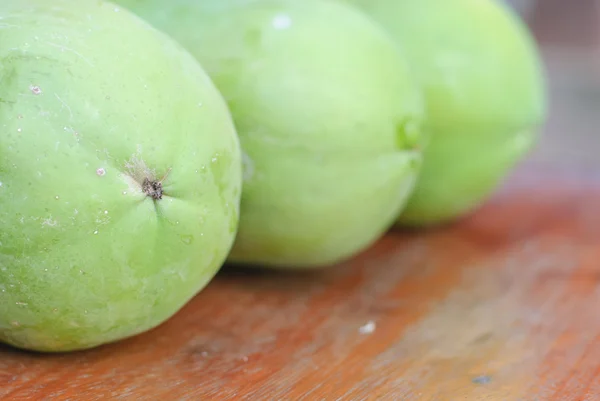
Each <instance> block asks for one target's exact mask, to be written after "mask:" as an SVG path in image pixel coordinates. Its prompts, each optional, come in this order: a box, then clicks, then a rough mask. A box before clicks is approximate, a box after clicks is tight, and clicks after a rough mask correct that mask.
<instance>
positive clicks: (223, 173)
mask: <svg viewBox="0 0 600 401" xmlns="http://www.w3.org/2000/svg"><path fill="white" fill-rule="evenodd" d="M0 20H1V21H0V28H1V29H0V43H1V47H0V83H1V84H0V124H1V126H2V136H0V341H2V342H6V343H9V344H12V345H14V346H17V347H21V348H26V349H31V350H38V351H71V350H77V349H84V348H90V347H94V346H97V345H100V344H104V343H108V342H112V341H116V340H119V339H122V338H125V337H129V336H132V335H135V334H137V333H141V332H144V331H146V330H149V329H150V328H153V327H155V326H157V325H159V324H160V323H161V322H163V321H165V320H166V319H168V318H169V317H170V316H172V315H173V314H174V313H176V312H177V311H178V310H179V309H180V308H181V307H182V306H183V305H184V304H185V303H186V302H187V301H188V300H189V299H190V298H192V297H193V296H194V295H195V294H197V293H198V291H200V290H201V289H202V288H203V287H204V286H205V285H206V284H207V282H209V280H210V279H211V278H212V277H213V276H214V274H215V273H216V272H217V270H218V269H219V268H220V267H221V266H222V264H223V262H224V260H225V258H226V256H227V254H228V252H229V250H230V248H231V245H232V243H233V241H234V238H235V232H236V227H237V222H238V217H239V200H240V196H241V181H242V177H241V176H242V166H241V150H240V147H239V141H238V139H237V136H236V134H235V128H234V124H233V121H232V119H231V116H230V114H229V111H228V109H227V106H226V103H225V102H224V100H223V98H222V97H221V95H220V93H219V92H218V90H217V89H216V88H215V87H214V85H213V83H212V82H211V80H210V79H209V78H208V76H207V75H206V73H205V72H204V71H203V70H202V68H201V67H200V66H199V64H198V62H197V61H196V60H195V59H194V58H193V57H192V56H190V55H189V53H187V52H185V51H184V50H183V49H182V48H181V46H180V45H178V44H176V43H175V42H174V41H172V40H171V39H168V38H166V37H165V36H164V35H163V34H161V33H159V32H158V31H157V30H156V29H154V28H152V27H151V26H150V25H149V24H147V23H146V22H144V21H142V20H141V19H139V18H138V17H136V16H134V15H132V14H130V13H129V12H126V11H125V10H124V9H121V8H118V7H117V6H115V5H114V4H111V3H106V2H102V1H98V0H78V1H70V0H52V1H49V0H3V1H2V2H1V3H0Z"/></svg>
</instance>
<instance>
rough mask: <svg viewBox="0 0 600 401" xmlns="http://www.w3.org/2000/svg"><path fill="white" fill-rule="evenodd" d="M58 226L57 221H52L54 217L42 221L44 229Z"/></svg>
mask: <svg viewBox="0 0 600 401" xmlns="http://www.w3.org/2000/svg"><path fill="white" fill-rule="evenodd" d="M57 225H58V222H57V221H56V220H54V219H52V217H49V218H47V219H44V220H42V226H43V227H56V226H57Z"/></svg>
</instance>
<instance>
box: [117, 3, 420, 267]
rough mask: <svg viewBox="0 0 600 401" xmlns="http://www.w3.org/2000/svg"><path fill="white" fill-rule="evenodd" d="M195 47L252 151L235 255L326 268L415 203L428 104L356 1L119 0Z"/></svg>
mask: <svg viewBox="0 0 600 401" xmlns="http://www.w3.org/2000/svg"><path fill="white" fill-rule="evenodd" d="M119 3H120V4H122V5H125V6H127V7H130V8H131V10H133V11H134V12H136V13H138V14H139V15H141V16H142V17H144V18H146V19H147V20H148V21H150V22H151V23H153V24H154V25H155V26H156V27H158V28H160V29H161V30H163V31H165V32H167V33H168V34H170V35H171V36H172V37H174V38H175V39H177V40H178V41H179V42H180V43H182V44H183V45H184V46H185V47H186V48H187V49H188V50H189V51H190V52H191V53H192V54H194V55H195V56H196V57H197V58H198V59H199V60H200V61H201V63H202V65H203V66H205V68H206V69H207V71H208V72H209V75H210V76H211V77H212V79H213V80H214V82H215V83H216V84H217V86H218V88H219V89H220V91H221V93H222V94H223V95H224V96H225V98H226V100H227V102H228V104H229V107H230V110H231V111H232V114H233V116H234V120H235V123H236V126H237V130H238V133H239V136H240V140H241V143H242V148H243V150H244V160H245V170H244V172H245V177H244V189H243V194H242V207H241V219H240V228H239V234H238V237H237V240H236V243H235V245H234V248H233V251H232V253H231V255H230V258H229V260H230V261H232V262H236V263H243V264H249V265H254V264H256V265H262V266H269V267H279V268H309V267H317V266H324V265H329V264H332V263H336V262H339V261H341V260H343V259H345V258H348V257H351V256H353V255H355V254H356V253H358V252H359V251H361V250H363V249H364V248H366V247H368V246H369V245H371V244H372V243H373V242H374V241H376V240H377V239H378V238H379V237H380V236H381V235H382V234H383V233H384V232H385V231H386V230H387V229H388V228H389V227H391V226H392V225H393V224H394V222H395V219H396V218H397V215H398V214H399V213H400V211H401V210H402V208H403V206H404V205H405V204H406V201H407V199H408V196H409V195H410V192H411V190H412V188H413V187H414V182H415V177H416V176H417V173H418V171H419V167H420V164H421V151H420V150H419V147H420V145H421V141H422V135H421V128H420V125H421V122H422V118H423V109H424V104H423V101H422V98H421V93H420V91H419V90H418V88H417V86H416V84H415V82H414V80H413V79H412V77H411V76H410V74H409V72H408V66H407V63H406V62H405V60H404V59H403V58H402V57H401V56H400V54H399V52H398V51H397V50H396V47H395V45H394V44H393V42H392V41H391V39H390V38H388V36H387V35H386V34H385V33H384V31H383V29H381V28H380V27H378V26H377V24H375V23H374V22H371V21H370V20H369V19H368V18H367V17H366V16H364V15H363V14H362V13H361V12H359V11H358V10H355V9H354V8H353V7H349V6H347V5H344V4H340V3H336V2H330V1H318V0H305V1H297V0H288V1H286V0H256V1H244V0H237V1H236V0H222V1H215V0H173V1H169V2H166V1H161V0H139V1H135V0H120V1H119Z"/></svg>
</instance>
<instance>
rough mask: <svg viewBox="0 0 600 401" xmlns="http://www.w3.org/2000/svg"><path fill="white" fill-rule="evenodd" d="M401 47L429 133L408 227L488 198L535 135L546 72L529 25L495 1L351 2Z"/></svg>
mask: <svg viewBox="0 0 600 401" xmlns="http://www.w3.org/2000/svg"><path fill="white" fill-rule="evenodd" d="M351 2H352V3H353V4H356V5H357V6H358V7H359V8H360V9H361V10H363V11H364V12H365V13H366V14H368V15H369V16H371V17H372V18H373V20H375V21H377V22H378V23H379V24H380V25H381V26H382V27H384V29H386V31H387V32H388V34H389V35H390V36H391V37H392V38H393V39H394V41H395V42H396V44H398V45H399V48H400V50H401V51H402V52H403V54H405V55H406V56H407V57H408V59H409V60H410V63H411V65H412V68H413V70H414V72H415V74H416V76H417V78H418V80H419V82H420V84H421V86H422V89H423V91H424V93H425V100H426V104H427V116H428V119H427V123H426V129H427V131H428V133H429V134H430V136H431V141H430V142H429V144H428V146H427V148H426V151H425V155H424V163H423V169H422V172H421V175H420V178H419V182H418V184H417V188H416V190H415V191H414V193H413V195H412V196H411V199H410V202H409V203H408V205H407V207H406V209H405V210H404V211H403V213H402V215H401V216H400V219H399V222H400V223H401V224H404V225H416V226H419V225H430V224H436V223H443V222H447V221H451V220H453V219H456V218H458V217H460V216H463V215H465V214H466V213H469V212H470V211H472V210H473V209H474V208H476V207H478V206H479V205H480V204H481V203H482V202H484V201H485V200H486V199H487V198H488V197H489V196H490V195H491V194H492V193H493V191H494V190H495V188H496V187H497V186H498V185H499V184H500V182H501V181H502V180H503V179H504V178H505V177H506V176H507V175H508V174H509V173H510V171H511V169H513V168H514V166H515V165H516V164H517V163H518V162H519V161H521V160H522V159H523V158H524V157H525V156H526V155H527V153H528V151H529V150H530V149H531V147H532V146H533V145H534V144H535V143H536V141H537V136H538V135H537V133H538V131H539V127H540V126H541V124H542V123H543V122H544V119H545V116H546V99H545V83H544V74H543V71H542V68H541V62H540V59H539V55H538V51H537V48H536V46H535V43H534V41H533V40H532V38H531V35H530V33H529V32H528V30H527V29H526V27H525V26H524V25H523V23H522V21H521V20H520V19H519V17H518V16H516V15H515V14H514V13H513V12H512V11H509V10H508V9H507V8H506V7H505V6H503V5H500V4H499V3H496V2H494V1H491V0H403V1H399V0H352V1H351Z"/></svg>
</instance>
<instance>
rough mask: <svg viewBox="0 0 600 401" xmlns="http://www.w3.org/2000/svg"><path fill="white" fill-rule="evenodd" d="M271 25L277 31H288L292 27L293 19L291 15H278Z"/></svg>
mask: <svg viewBox="0 0 600 401" xmlns="http://www.w3.org/2000/svg"><path fill="white" fill-rule="evenodd" d="M271 24H272V25H273V28H275V29H288V28H289V27H290V26H292V19H291V18H290V16H289V15H285V14H278V15H276V16H275V17H274V18H273V20H272V21H271Z"/></svg>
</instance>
